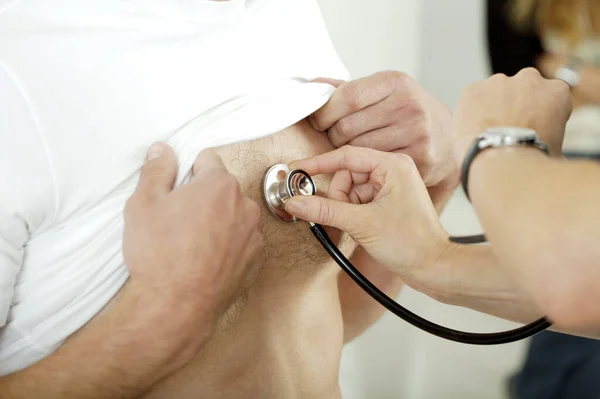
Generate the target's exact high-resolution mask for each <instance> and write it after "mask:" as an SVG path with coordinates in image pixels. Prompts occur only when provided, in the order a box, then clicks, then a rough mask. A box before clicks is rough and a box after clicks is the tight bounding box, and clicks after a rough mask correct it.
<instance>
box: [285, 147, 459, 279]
mask: <svg viewBox="0 0 600 399" xmlns="http://www.w3.org/2000/svg"><path fill="white" fill-rule="evenodd" d="M290 167H291V168H293V169H302V170H304V171H306V172H307V173H308V174H310V175H318V174H321V173H334V177H333V180H332V182H331V184H330V186H329V190H328V192H327V198H323V197H317V196H296V197H292V198H291V199H290V200H289V201H288V202H287V204H286V210H287V211H288V212H289V213H291V214H292V215H295V216H297V217H299V218H301V219H303V220H306V221H309V222H314V223H318V224H322V225H325V226H332V227H335V228H338V229H340V230H342V231H345V232H347V233H348V234H350V236H351V237H352V238H353V239H354V240H355V241H356V243H357V244H359V245H360V246H362V247H363V248H364V249H365V251H366V252H367V253H368V254H369V255H370V256H371V257H372V258H373V259H374V260H375V261H376V262H377V263H379V264H381V265H383V266H386V267H387V268H389V269H390V270H392V271H393V272H394V273H396V274H398V275H399V276H400V277H402V278H409V277H410V275H411V272H412V271H415V268H420V267H427V266H428V265H429V264H431V263H432V262H434V261H435V260H436V259H437V258H438V257H439V256H441V254H442V253H443V252H444V251H445V250H446V249H447V248H448V236H447V233H446V231H445V230H444V228H443V227H442V226H441V224H440V221H439V218H438V215H437V212H436V210H435V208H434V207H433V204H432V202H431V200H430V198H429V195H428V192H427V189H426V187H425V185H424V183H423V180H422V179H421V176H420V175H419V172H418V170H417V167H416V166H415V164H414V162H413V161H412V159H411V158H410V157H409V156H407V155H404V154H394V153H385V152H380V151H376V150H372V149H366V148H357V147H351V146H346V147H342V148H340V149H337V150H335V151H332V152H330V153H327V154H323V155H320V156H317V157H314V158H309V159H305V160H302V161H297V162H293V163H291V164H290ZM399 249H401V250H399Z"/></svg>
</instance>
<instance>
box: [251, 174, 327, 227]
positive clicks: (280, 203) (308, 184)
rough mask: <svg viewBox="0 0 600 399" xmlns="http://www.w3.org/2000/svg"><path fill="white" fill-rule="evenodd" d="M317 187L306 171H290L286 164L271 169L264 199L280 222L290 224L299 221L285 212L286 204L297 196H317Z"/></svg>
mask: <svg viewBox="0 0 600 399" xmlns="http://www.w3.org/2000/svg"><path fill="white" fill-rule="evenodd" d="M316 193H317V186H316V185H315V182H314V180H313V179H312V178H311V177H310V176H309V175H308V174H307V173H305V172H304V171H301V170H290V168H289V167H288V166H287V165H285V164H277V165H274V166H273V167H271V168H270V169H269V170H268V171H267V173H266V174H265V178H264V180H263V197H264V198H265V202H266V203H267V206H268V207H269V210H270V211H271V213H272V214H273V215H275V216H276V217H277V218H278V219H279V220H281V221H283V222H288V223H294V222H296V221H297V218H296V217H295V216H292V215H290V214H289V213H287V212H286V211H285V203H286V202H287V200H289V199H290V198H292V197H294V196H296V195H315V194H316Z"/></svg>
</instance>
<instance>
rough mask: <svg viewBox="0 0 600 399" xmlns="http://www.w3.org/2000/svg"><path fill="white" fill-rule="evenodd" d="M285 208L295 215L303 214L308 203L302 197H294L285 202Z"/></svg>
mask: <svg viewBox="0 0 600 399" xmlns="http://www.w3.org/2000/svg"><path fill="white" fill-rule="evenodd" d="M285 210H286V211H287V212H288V213H291V214H292V215H294V216H298V215H303V214H304V212H305V211H306V204H305V203H304V201H302V200H301V199H300V198H292V199H290V200H289V201H288V202H287V203H286V204H285Z"/></svg>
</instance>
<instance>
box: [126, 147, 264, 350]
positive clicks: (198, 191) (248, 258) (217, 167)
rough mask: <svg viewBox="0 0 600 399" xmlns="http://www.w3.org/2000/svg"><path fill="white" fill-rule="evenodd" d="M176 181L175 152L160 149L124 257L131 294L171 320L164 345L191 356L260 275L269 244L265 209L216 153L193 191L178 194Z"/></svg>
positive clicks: (145, 178) (139, 197) (202, 166)
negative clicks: (262, 224)
mask: <svg viewBox="0 0 600 399" xmlns="http://www.w3.org/2000/svg"><path fill="white" fill-rule="evenodd" d="M176 177H177V159H176V156H175V154H174V152H173V151H172V149H171V148H170V147H168V146H167V145H165V144H157V145H155V146H153V148H152V149H151V150H150V152H149V158H148V160H147V162H146V164H145V165H144V167H143V169H142V172H141V176H140V181H139V185H138V187H137V190H136V191H135V193H134V194H133V196H132V197H131V198H130V199H129V201H128V202H127V205H126V207H125V232H124V238H123V255H124V259H125V263H126V265H127V267H128V269H129V271H130V275H131V278H130V281H129V282H128V287H127V288H128V289H129V290H133V291H135V293H136V294H137V295H138V296H139V297H140V298H142V299H141V301H142V302H143V303H144V306H145V307H147V308H148V309H152V311H153V312H154V313H155V314H161V315H162V317H163V321H162V322H160V323H158V324H157V325H156V327H155V328H156V330H157V331H158V330H161V329H164V330H165V331H166V332H165V334H166V335H168V336H167V337H165V338H164V341H157V342H160V345H163V346H166V345H167V343H169V344H171V343H178V344H180V345H181V347H180V348H179V349H177V348H175V350H179V351H180V352H179V353H182V354H185V355H186V356H190V355H193V354H194V353H195V352H196V351H197V350H198V349H199V347H200V346H201V345H202V344H203V342H204V341H205V340H206V338H207V335H210V334H211V333H212V330H213V328H214V327H215V325H216V323H217V321H218V318H219V317H220V316H222V315H223V313H224V312H225V311H226V310H227V309H228V308H229V307H230V305H232V303H233V302H234V301H235V300H236V299H237V298H238V297H239V295H240V294H241V293H242V291H243V290H244V289H245V288H247V287H248V286H249V284H251V283H252V282H253V280H254V278H255V277H256V276H257V272H258V271H257V264H256V262H254V261H255V259H256V257H257V255H258V254H259V252H260V250H261V248H262V243H263V239H262V236H261V234H260V233H259V231H258V224H259V218H260V210H259V207H258V204H256V203H255V202H254V201H252V200H250V199H248V198H244V197H242V195H241V192H240V186H239V184H238V181H237V180H236V179H235V178H234V177H233V176H232V175H230V174H229V173H228V172H227V170H226V168H225V166H224V165H223V162H222V161H221V158H219V157H218V156H217V155H216V154H215V153H214V152H212V151H203V152H202V153H201V154H200V155H199V156H198V158H197V160H196V163H195V164H194V168H193V177H192V179H191V181H190V182H189V183H188V184H185V185H183V186H181V187H178V188H175V189H174V188H173V185H174V183H175V180H176ZM207 187H208V188H210V189H207Z"/></svg>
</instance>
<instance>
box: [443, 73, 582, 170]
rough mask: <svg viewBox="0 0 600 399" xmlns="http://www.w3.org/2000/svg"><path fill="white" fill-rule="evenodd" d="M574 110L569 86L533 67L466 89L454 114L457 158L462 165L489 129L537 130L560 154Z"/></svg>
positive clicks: (551, 147)
mask: <svg viewBox="0 0 600 399" xmlns="http://www.w3.org/2000/svg"><path fill="white" fill-rule="evenodd" d="M571 110H572V103H571V92H570V89H569V86H568V85H567V84H566V83H564V82H562V81H560V80H548V79H545V78H543V77H542V75H540V73H539V72H538V71H537V70H536V69H534V68H527V69H523V70H522V71H521V72H519V73H518V74H517V75H515V76H514V77H511V78H509V77H507V76H505V75H502V74H498V75H494V76H492V77H491V78H488V79H486V80H484V81H481V82H478V83H475V84H472V85H471V86H469V87H467V88H466V89H465V90H464V91H463V93H462V95H461V97H460V99H459V101H458V104H457V106H456V110H455V112H454V121H453V130H454V134H455V135H456V137H457V139H458V140H457V145H458V148H457V151H456V152H457V156H459V159H460V162H462V160H463V158H464V156H465V153H466V152H467V148H468V147H469V146H470V144H471V143H472V142H473V140H474V139H475V137H477V136H478V135H480V134H481V133H483V132H484V131H485V130H486V129H487V128H490V127H505V126H510V127H524V128H530V129H533V130H535V131H537V133H538V135H539V137H540V139H541V140H542V141H544V142H545V143H546V144H547V145H548V146H549V147H550V151H551V153H552V154H553V155H559V154H560V153H561V147H562V142H563V136H564V132H565V125H566V123H567V120H568V119H569V116H570V114H571Z"/></svg>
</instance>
